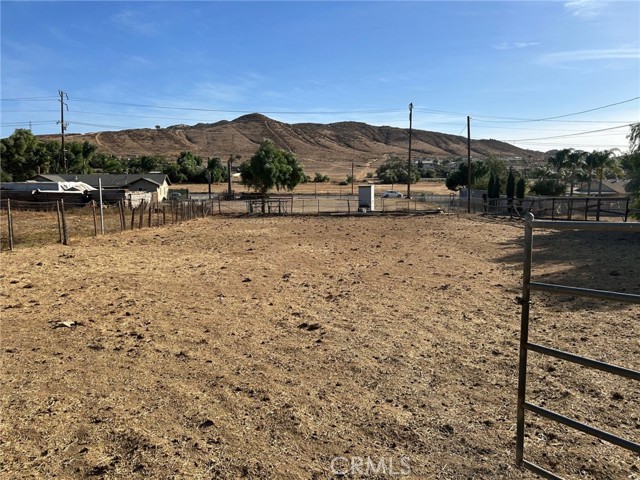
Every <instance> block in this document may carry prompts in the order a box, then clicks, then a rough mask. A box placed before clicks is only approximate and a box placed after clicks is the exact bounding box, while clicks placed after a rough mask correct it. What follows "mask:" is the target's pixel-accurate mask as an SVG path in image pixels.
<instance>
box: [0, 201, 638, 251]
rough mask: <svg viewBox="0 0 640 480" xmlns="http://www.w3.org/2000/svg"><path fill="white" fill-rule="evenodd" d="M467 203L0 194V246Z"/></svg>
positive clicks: (565, 205) (600, 210)
mask: <svg viewBox="0 0 640 480" xmlns="http://www.w3.org/2000/svg"><path fill="white" fill-rule="evenodd" d="M467 208H468V205H467V199H466V198H464V197H462V198H461V197H459V196H457V195H455V194H450V195H431V194H419V195H416V196H415V197H413V198H380V197H378V198H376V199H375V203H374V206H373V208H366V209H361V208H359V201H358V197H357V196H352V195H325V196H315V195H309V196H304V195H271V196H268V197H265V198H262V197H256V196H248V197H246V198H241V199H235V200H224V199H223V198H222V197H221V196H218V197H217V198H212V199H203V200H193V199H192V200H186V201H172V202H164V203H158V202H155V203H152V202H142V203H140V204H139V205H137V206H133V205H132V204H131V202H127V201H124V200H123V201H121V202H118V203H116V204H114V205H104V206H103V208H102V210H101V209H100V208H99V207H98V206H97V205H96V203H95V202H90V203H88V204H86V205H83V206H78V205H72V206H70V205H65V202H64V201H56V202H25V201H17V200H7V199H3V200H1V201H0V215H1V220H0V250H12V249H13V248H15V247H16V246H33V245H44V244H51V243H56V242H59V243H63V244H65V245H68V244H69V243H70V242H71V241H72V240H73V239H74V238H81V237H90V236H98V235H99V234H109V233H115V232H122V231H125V230H136V229H142V228H152V227H159V226H162V225H168V224H176V223H181V222H184V221H188V220H192V219H194V218H204V217H207V216H212V215H228V216H241V215H361V214H367V215H372V214H431V213H439V212H445V213H461V212H466V211H467ZM471 212H472V213H484V214H489V215H504V216H512V217H523V216H524V215H525V214H526V213H528V212H531V213H533V214H534V215H536V217H537V218H549V219H552V220H556V219H557V220H572V219H574V220H589V219H591V220H604V219H608V218H615V219H623V220H624V221H627V219H628V217H629V216H630V215H632V214H633V213H634V212H635V213H638V212H637V211H634V210H633V209H630V206H629V198H628V197H615V198H613V197H611V198H607V197H581V198H580V197H535V198H534V197H531V198H525V199H523V200H520V201H518V200H514V201H509V200H507V199H505V198H503V199H499V200H498V199H495V200H486V199H483V198H476V197H472V198H471Z"/></svg>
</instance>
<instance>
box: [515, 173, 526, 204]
mask: <svg viewBox="0 0 640 480" xmlns="http://www.w3.org/2000/svg"><path fill="white" fill-rule="evenodd" d="M525 190H526V182H525V181H524V178H522V177H520V178H519V179H518V182H517V183H516V198H517V199H518V200H523V199H524V196H525V193H526V192H525Z"/></svg>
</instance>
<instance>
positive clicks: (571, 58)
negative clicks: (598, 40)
mask: <svg viewBox="0 0 640 480" xmlns="http://www.w3.org/2000/svg"><path fill="white" fill-rule="evenodd" d="M637 59H640V49H638V48H630V47H624V48H601V49H592V50H570V51H566V52H555V53H547V54H544V55H541V56H540V57H539V58H538V60H537V62H538V63H540V64H543V65H562V64H565V63H571V62H586V61H596V60H637Z"/></svg>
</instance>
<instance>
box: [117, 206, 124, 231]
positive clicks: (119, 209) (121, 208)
mask: <svg viewBox="0 0 640 480" xmlns="http://www.w3.org/2000/svg"><path fill="white" fill-rule="evenodd" d="M118 213H119V214H120V230H124V229H125V224H124V200H121V201H119V202H118Z"/></svg>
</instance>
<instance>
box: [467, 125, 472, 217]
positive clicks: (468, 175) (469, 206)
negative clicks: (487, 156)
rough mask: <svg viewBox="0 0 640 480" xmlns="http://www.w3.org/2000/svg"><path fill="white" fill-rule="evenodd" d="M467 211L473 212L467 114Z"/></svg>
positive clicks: (469, 131) (469, 134) (469, 129)
mask: <svg viewBox="0 0 640 480" xmlns="http://www.w3.org/2000/svg"><path fill="white" fill-rule="evenodd" d="M467 213H471V117H470V116H469V115H467Z"/></svg>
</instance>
